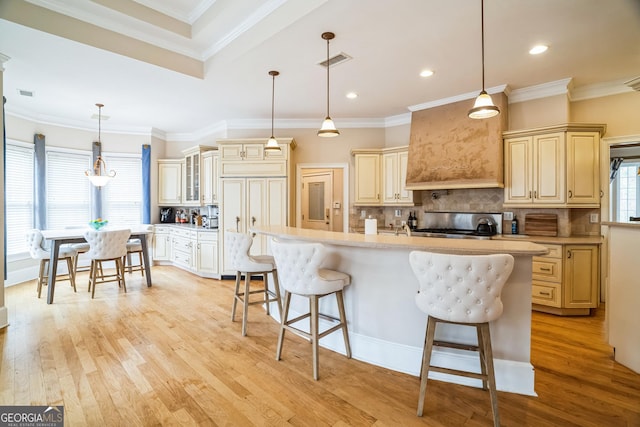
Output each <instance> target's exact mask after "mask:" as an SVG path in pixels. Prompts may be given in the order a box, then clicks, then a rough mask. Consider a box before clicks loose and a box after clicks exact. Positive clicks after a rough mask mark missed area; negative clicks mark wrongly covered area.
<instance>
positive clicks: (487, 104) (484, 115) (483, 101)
mask: <svg viewBox="0 0 640 427" xmlns="http://www.w3.org/2000/svg"><path fill="white" fill-rule="evenodd" d="M480 15H481V28H482V92H480V95H478V97H477V98H476V102H475V104H474V105H473V108H472V109H471V110H469V118H471V119H488V118H489V117H493V116H497V115H498V114H500V109H499V108H498V107H496V106H495V105H493V100H492V99H491V96H489V94H488V93H487V92H486V91H485V90H484V0H480Z"/></svg>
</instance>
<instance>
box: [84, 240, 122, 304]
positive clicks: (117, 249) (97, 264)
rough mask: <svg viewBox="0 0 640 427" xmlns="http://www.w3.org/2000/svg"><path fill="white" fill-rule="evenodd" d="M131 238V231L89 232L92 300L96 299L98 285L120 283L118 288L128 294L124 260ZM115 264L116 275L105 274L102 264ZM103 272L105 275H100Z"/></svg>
mask: <svg viewBox="0 0 640 427" xmlns="http://www.w3.org/2000/svg"><path fill="white" fill-rule="evenodd" d="M129 236H131V230H128V229H126V230H87V231H85V232H84V238H85V240H86V241H87V242H88V243H89V247H90V249H89V252H87V256H88V257H89V258H90V259H91V269H90V271H89V289H88V290H89V291H91V298H94V296H95V292H96V284H97V283H107V282H118V287H122V288H123V289H124V291H125V293H126V292H127V285H126V283H125V280H124V258H125V256H126V255H127V240H128V239H129ZM108 261H113V262H115V266H116V269H115V273H112V274H105V273H104V271H103V270H102V263H104V262H108ZM99 270H100V271H103V273H100V272H99Z"/></svg>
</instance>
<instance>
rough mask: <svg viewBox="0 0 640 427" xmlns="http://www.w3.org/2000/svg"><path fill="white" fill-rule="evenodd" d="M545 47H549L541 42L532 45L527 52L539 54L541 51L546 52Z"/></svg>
mask: <svg viewBox="0 0 640 427" xmlns="http://www.w3.org/2000/svg"><path fill="white" fill-rule="evenodd" d="M547 49H549V46H545V45H543V44H539V45H536V46H534V47H532V48H531V49H530V50H529V53H530V54H531V55H539V54H541V53H544V52H546V51H547Z"/></svg>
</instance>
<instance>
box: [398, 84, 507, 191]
mask: <svg viewBox="0 0 640 427" xmlns="http://www.w3.org/2000/svg"><path fill="white" fill-rule="evenodd" d="M492 98H493V101H494V102H495V104H496V105H497V106H498V108H500V111H501V114H499V115H498V116H495V117H492V118H489V119H483V120H474V119H470V118H469V117H468V116H467V112H468V110H469V106H470V103H472V100H464V101H459V102H455V103H452V104H447V105H442V106H438V107H434V108H429V109H425V110H420V111H415V112H413V113H412V116H411V136H410V141H409V161H408V164H407V182H406V185H407V189H408V190H438V189H455V188H503V187H504V175H503V169H504V165H503V149H502V132H503V131H504V130H506V129H507V119H508V115H507V96H506V95H505V94H504V93H498V94H494V95H492Z"/></svg>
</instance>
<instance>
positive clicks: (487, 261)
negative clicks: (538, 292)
mask: <svg viewBox="0 0 640 427" xmlns="http://www.w3.org/2000/svg"><path fill="white" fill-rule="evenodd" d="M409 263H410V264H411V268H412V270H413V272H414V274H415V275H416V277H417V278H418V282H419V284H420V285H419V291H418V294H417V295H416V297H415V298H416V304H417V306H418V308H419V309H420V310H422V311H423V312H425V313H426V314H427V332H426V335H425V345H424V353H423V356H422V369H421V371H420V372H421V373H420V376H421V378H420V398H419V400H418V416H422V412H423V408H424V398H425V394H426V390H427V378H428V376H429V372H430V371H433V372H440V373H445V374H450V375H458V376H464V377H469V378H476V379H480V380H482V388H483V389H484V390H486V389H487V386H488V389H489V394H490V396H491V409H492V412H493V421H494V425H495V426H499V425H500V415H499V413H498V395H497V392H496V382H495V374H494V369H493V352H492V350H491V334H490V327H489V322H491V321H493V320H496V319H497V318H498V317H500V315H501V314H502V309H503V305H502V299H501V292H502V288H503V286H504V284H505V283H506V281H507V279H508V278H509V276H510V275H511V271H512V270H513V264H514V259H513V256H511V255H509V254H493V255H450V254H436V253H430V252H423V251H413V252H410V254H409ZM438 323H453V324H458V325H468V326H475V327H476V331H477V336H478V344H477V345H473V344H465V343H452V342H445V341H438V340H435V341H434V337H435V330H436V325H437V324H438ZM434 346H437V347H448V348H455V349H458V350H468V351H475V352H478V353H479V358H480V371H481V373H475V372H467V371H462V370H458V369H449V368H442V367H437V366H432V365H431V352H432V350H433V347H434Z"/></svg>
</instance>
